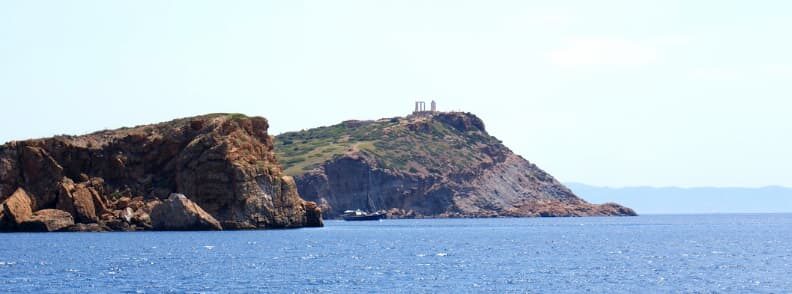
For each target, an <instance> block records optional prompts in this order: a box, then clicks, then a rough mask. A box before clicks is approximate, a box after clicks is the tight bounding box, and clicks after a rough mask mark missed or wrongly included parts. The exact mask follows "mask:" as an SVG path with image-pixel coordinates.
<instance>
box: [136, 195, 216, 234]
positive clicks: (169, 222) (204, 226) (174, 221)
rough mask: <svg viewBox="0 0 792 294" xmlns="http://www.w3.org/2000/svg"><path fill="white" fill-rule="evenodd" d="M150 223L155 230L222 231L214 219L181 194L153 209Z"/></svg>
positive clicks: (171, 197)
mask: <svg viewBox="0 0 792 294" xmlns="http://www.w3.org/2000/svg"><path fill="white" fill-rule="evenodd" d="M151 222H152V225H153V227H154V229H155V230H183V231H194V230H200V231H202V230H217V231H219V230H222V229H223V227H222V226H221V225H220V222H218V221H217V220H216V219H215V218H214V217H212V216H211V215H210V214H208V213H207V212H206V211H204V210H203V209H202V208H201V207H200V206H198V205H197V204H195V202H192V201H190V199H187V196H184V195H182V194H171V196H170V197H168V199H167V200H165V201H163V202H162V204H160V205H157V206H156V207H154V210H153V211H152V212H151Z"/></svg>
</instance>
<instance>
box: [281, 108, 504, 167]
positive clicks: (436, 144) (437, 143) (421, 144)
mask: <svg viewBox="0 0 792 294" xmlns="http://www.w3.org/2000/svg"><path fill="white" fill-rule="evenodd" d="M440 117H442V118H443V119H439V118H440ZM469 120H475V121H478V122H480V120H478V118H476V117H475V116H473V115H471V114H464V113H444V114H438V115H421V116H409V117H406V118H390V119H381V120H377V121H347V122H343V123H340V124H337V125H333V126H326V127H320V128H314V129H310V130H304V131H299V132H290V133H284V134H282V135H279V136H277V137H276V140H275V151H276V154H277V156H278V160H279V162H280V163H281V164H282V165H283V168H284V170H285V171H286V173H287V174H289V175H299V174H303V173H305V172H307V171H310V170H312V169H315V168H317V167H319V166H321V165H322V164H323V163H324V162H326V161H328V160H331V159H334V158H336V157H339V156H342V155H344V154H347V153H355V152H358V153H360V154H363V155H366V156H368V157H369V158H373V159H374V160H376V161H377V164H378V166H379V167H381V168H386V169H393V170H400V171H403V172H410V173H441V174H446V173H452V172H459V171H462V170H464V169H466V168H470V167H473V166H475V165H477V164H478V163H481V162H485V161H490V160H492V159H491V158H489V155H488V154H487V153H486V152H482V150H483V149H485V148H488V147H490V146H493V145H494V146H502V145H500V142H499V141H498V140H497V139H495V138H494V137H491V136H489V135H487V133H486V132H484V131H483V126H482V128H481V129H479V128H478V127H470V126H468V127H467V128H465V127H461V126H460V125H459V124H462V123H463V122H466V121H469ZM455 123H458V124H457V125H454V124H455ZM496 148H499V147H496Z"/></svg>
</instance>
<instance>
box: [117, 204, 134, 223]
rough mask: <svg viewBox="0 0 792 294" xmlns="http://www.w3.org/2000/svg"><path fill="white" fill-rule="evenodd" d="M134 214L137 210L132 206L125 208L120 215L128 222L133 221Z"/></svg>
mask: <svg viewBox="0 0 792 294" xmlns="http://www.w3.org/2000/svg"><path fill="white" fill-rule="evenodd" d="M134 215H135V211H134V210H132V208H131V207H127V208H126V209H124V210H121V213H120V215H119V216H120V217H121V219H122V220H124V221H125V222H127V223H131V222H132V217H133V216H134Z"/></svg>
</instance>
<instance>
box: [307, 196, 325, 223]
mask: <svg viewBox="0 0 792 294" xmlns="http://www.w3.org/2000/svg"><path fill="white" fill-rule="evenodd" d="M303 206H304V207H305V223H306V225H307V226H309V227H321V226H324V222H323V221H322V209H320V208H319V207H318V206H317V205H316V202H313V201H305V202H304V203H303Z"/></svg>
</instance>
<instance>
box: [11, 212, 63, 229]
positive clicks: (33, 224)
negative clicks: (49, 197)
mask: <svg viewBox="0 0 792 294" xmlns="http://www.w3.org/2000/svg"><path fill="white" fill-rule="evenodd" d="M72 225H74V219H73V218H72V215H71V214H70V213H68V212H65V211H63V210H58V209H42V210H39V211H36V212H35V213H33V216H31V217H30V218H29V219H27V220H26V221H24V222H22V224H20V226H19V227H20V230H21V231H25V232H55V231H59V230H63V229H65V228H68V227H70V226H72Z"/></svg>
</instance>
